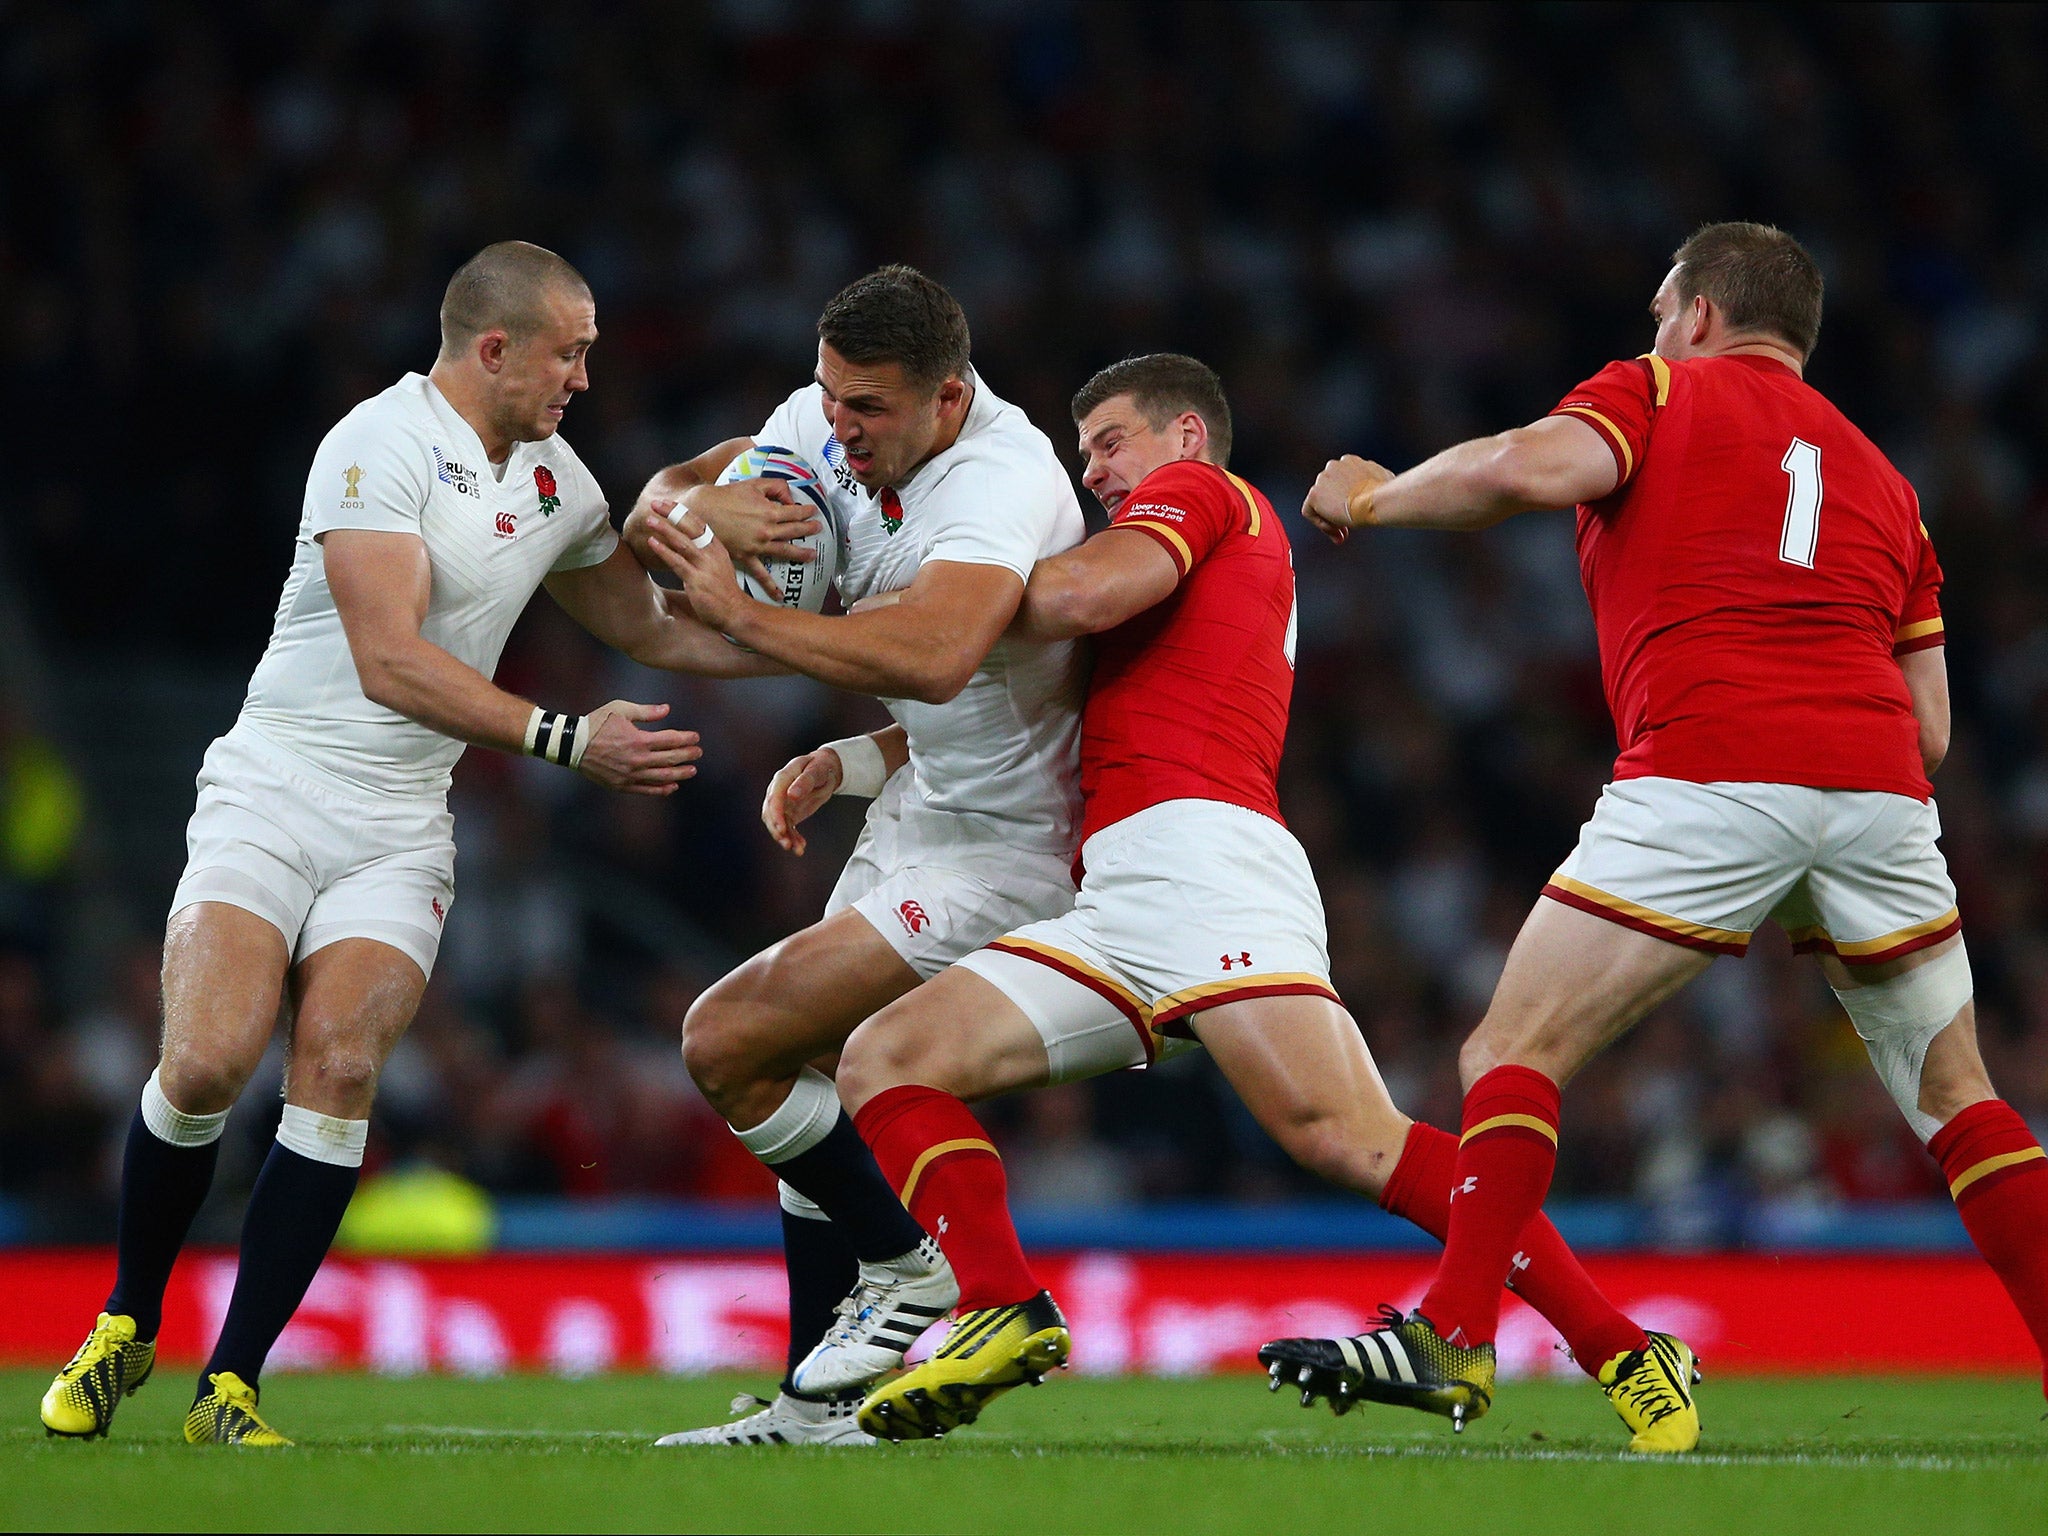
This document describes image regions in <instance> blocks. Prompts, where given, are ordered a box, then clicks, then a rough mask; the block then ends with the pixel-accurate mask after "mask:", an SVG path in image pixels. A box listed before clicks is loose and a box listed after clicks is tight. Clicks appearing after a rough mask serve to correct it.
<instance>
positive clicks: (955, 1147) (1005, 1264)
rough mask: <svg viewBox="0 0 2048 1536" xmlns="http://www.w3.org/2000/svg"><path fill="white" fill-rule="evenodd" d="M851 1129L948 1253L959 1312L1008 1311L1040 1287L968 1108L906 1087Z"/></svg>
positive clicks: (999, 1175) (997, 1169) (872, 1105)
mask: <svg viewBox="0 0 2048 1536" xmlns="http://www.w3.org/2000/svg"><path fill="white" fill-rule="evenodd" d="M853 1124H854V1128H855V1129H856V1130H858V1131H859V1132H860V1134H861V1139H862V1140H864V1141H865V1142H866V1143H867V1144H868V1145H869V1146H870V1147H871V1148H873V1149H874V1154H875V1161H876V1162H878V1163H880V1164H881V1165H882V1172H883V1173H884V1174H886V1175H888V1179H889V1182H890V1184H891V1185H893V1186H894V1187H895V1190H896V1193H897V1194H898V1195H899V1196H901V1197H902V1200H903V1203H904V1204H905V1205H907V1206H908V1207H910V1214H911V1215H913V1216H915V1217H916V1218H917V1220H918V1222H919V1224H920V1225H922V1226H923V1228H924V1229H925V1231H927V1232H929V1233H931V1234H932V1236H933V1237H935V1238H937V1239H938V1243H939V1246H940V1247H941V1248H943V1249H944V1250H945V1251H946V1257H947V1259H949V1260H950V1261H951V1262H952V1265H953V1273H954V1274H955V1275H957V1276H958V1277H959V1279H960V1309H961V1310H962V1311H965V1312H972V1311H978V1310H980V1309H981V1308H983V1307H1007V1306H1011V1305H1014V1304H1015V1303H1017V1302H1020V1301H1029V1300H1030V1299H1031V1298H1032V1297H1034V1296H1036V1295H1037V1294H1038V1293H1039V1292H1040V1291H1041V1290H1043V1289H1044V1287H1043V1286H1041V1285H1040V1284H1039V1283H1038V1278H1037V1276H1035V1275H1033V1274H1032V1273H1031V1266H1030V1265H1029V1264H1027V1263H1026V1262H1025V1260H1024V1249H1023V1246H1022V1245H1021V1244H1020V1243H1019V1242H1018V1241H1017V1229H1016V1227H1015V1226H1013V1225H1012V1224H1011V1222H1010V1207H1009V1198H1008V1186H1007V1184H1006V1182H1005V1181H1004V1178H1003V1160H1002V1158H1001V1157H1000V1156H998V1155H997V1153H996V1149H995V1146H994V1145H993V1144H992V1143H991V1142H990V1141H989V1139H988V1132H987V1131H985V1130H983V1129H982V1126H981V1122H980V1121H979V1120H977V1119H975V1118H974V1116H973V1115H972V1114H971V1113H969V1111H968V1108H967V1106H966V1105H965V1104H963V1103H961V1102H960V1100H958V1099H956V1098H955V1097H953V1095H952V1094H950V1093H941V1092H940V1091H939V1090H938V1089H936V1088H926V1087H924V1086H922V1085H921V1084H915V1083H912V1084H906V1085H904V1086H903V1087H900V1088H890V1089H887V1090H885V1091H884V1092H881V1093H878V1094H876V1095H875V1096H874V1098H872V1099H870V1100H869V1101H868V1102H867V1103H866V1104H865V1105H864V1106H863V1107H862V1108H861V1111H860V1113H859V1114H857V1115H855V1116H854V1117H853Z"/></svg>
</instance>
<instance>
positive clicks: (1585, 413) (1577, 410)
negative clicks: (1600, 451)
mask: <svg viewBox="0 0 2048 1536" xmlns="http://www.w3.org/2000/svg"><path fill="white" fill-rule="evenodd" d="M1550 414H1551V415H1553V416H1576V417H1578V418H1579V420H1581V421H1584V422H1588V423H1590V424H1591V425H1592V426H1593V428H1594V430H1596V431H1597V432H1599V434H1600V436H1601V437H1602V438H1603V439H1604V440H1605V441H1606V443H1607V451H1608V452H1609V453H1611V454H1613V455H1614V468H1615V472H1616V473H1617V474H1618V475H1619V476H1620V478H1619V479H1617V480H1616V481H1615V482H1614V484H1615V488H1616V489H1617V490H1618V489H1620V488H1621V487H1622V486H1624V485H1627V484H1628V479H1629V476H1630V475H1632V474H1634V473H1635V472H1636V456H1635V450H1634V449H1632V448H1630V447H1629V445H1628V439H1627V438H1626V437H1624V436H1622V433H1621V428H1619V427H1617V426H1616V425H1615V424H1614V423H1613V421H1612V420H1610V419H1609V418H1608V416H1607V415H1606V414H1605V413H1604V412H1601V411H1596V410H1594V409H1593V407H1592V406H1590V405H1580V404H1578V403H1577V402H1573V403H1571V404H1568V405H1560V406H1559V407H1558V408H1557V409H1556V410H1554V411H1552V412H1551V413H1550Z"/></svg>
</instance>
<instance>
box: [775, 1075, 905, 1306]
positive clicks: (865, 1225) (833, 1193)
mask: <svg viewBox="0 0 2048 1536" xmlns="http://www.w3.org/2000/svg"><path fill="white" fill-rule="evenodd" d="M771 1166H772V1167H773V1168H774V1169H775V1173H776V1176H777V1177H778V1178H780V1179H781V1180H782V1181H783V1183H785V1184H787V1185H788V1186H789V1187H790V1188H791V1189H793V1190H795V1191H797V1193H798V1194H800V1195H802V1196H803V1197H804V1198H805V1199H807V1200H810V1201H812V1202H813V1203H814V1204H816V1205H817V1207H818V1209H820V1210H821V1211H823V1212H825V1214H826V1215H828V1216H830V1217H831V1218H832V1221H833V1223H834V1224H835V1225H836V1226H837V1227H838V1228H839V1229H840V1232H841V1233H842V1234H843V1236H844V1239H845V1241H846V1243H847V1245H848V1246H849V1247H850V1248H851V1249H852V1250H853V1252H854V1254H855V1255H856V1256H857V1257H859V1258H861V1259H865V1260H867V1261H868V1262H870V1263H875V1264H879V1263H882V1262H884V1261H886V1260H888V1259H894V1258H900V1257H902V1256H903V1255H904V1254H906V1253H908V1252H910V1250H911V1249H913V1248H915V1247H916V1246H917V1245H918V1244H919V1243H921V1242H923V1241H924V1237H925V1232H924V1228H923V1227H920V1226H919V1225H918V1224H917V1222H916V1220H915V1218H913V1217H912V1216H911V1214H910V1212H908V1211H906V1210H905V1209H904V1208H903V1202H902V1201H901V1200H899V1199H897V1198H896V1191H895V1190H894V1189H892V1188H890V1187H889V1181H888V1180H887V1179H886V1178H884V1177H883V1176H882V1169H881V1165H880V1164H879V1163H877V1162H876V1161H875V1154H874V1153H872V1152H870V1151H869V1150H868V1144H867V1143H866V1142H864V1141H862V1140H861V1139H860V1132H858V1131H856V1130H855V1129H854V1128H853V1122H852V1121H851V1120H849V1119H848V1118H847V1117H846V1116H845V1115H843V1114H842V1115H835V1117H834V1119H833V1121H832V1129H831V1130H830V1131H828V1132H826V1133H825V1135H824V1137H823V1138H822V1139H821V1140H820V1141H818V1143H817V1144H816V1145H815V1146H813V1147H811V1148H810V1150H809V1151H806V1152H799V1153H797V1155H796V1156H794V1157H790V1158H784V1159H783V1160H782V1161H780V1162H777V1163H774V1164H772V1165H771ZM852 1289H853V1286H852V1283H851V1282H849V1283H848V1284H847V1287H846V1290H843V1291H841V1292H840V1293H839V1295H838V1296H834V1297H833V1298H832V1299H833V1301H834V1302H837V1301H838V1300H839V1298H840V1296H844V1295H845V1294H846V1291H850V1290H852ZM820 1331H821V1332H822V1331H823V1330H820Z"/></svg>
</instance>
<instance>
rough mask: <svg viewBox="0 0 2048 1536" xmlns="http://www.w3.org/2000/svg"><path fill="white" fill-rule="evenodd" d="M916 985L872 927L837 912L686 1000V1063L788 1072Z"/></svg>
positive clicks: (765, 1074) (770, 1074)
mask: <svg viewBox="0 0 2048 1536" xmlns="http://www.w3.org/2000/svg"><path fill="white" fill-rule="evenodd" d="M917 982H918V977H917V973H916V972H915V971H914V970H912V969H911V968H910V966H909V965H908V964H907V963H905V961H904V960H903V958H902V956H901V955H899V954H898V953H897V951H896V949H895V947H894V946H893V945H891V944H890V943H889V942H888V940H887V939H885V938H884V937H883V936H882V934H881V933H880V931H878V930H877V929H876V927H875V925H874V924H873V923H871V922H869V921H868V920H867V919H866V918H865V917H863V916H862V915H861V914H860V913H859V912H856V911H853V910H850V909H848V910H842V911H840V912H838V913H835V914H834V915H833V916H831V917H827V918H824V919H823V920H821V921H819V922H816V923H813V924H812V925H811V926H810V927H808V928H805V929H803V930H802V931H800V932H798V933H793V934H791V935H790V936H789V937H788V938H786V939H784V940H782V941H781V942H780V943H778V944H775V945H772V946H770V947H769V948H767V949H765V950H763V951H762V952H761V953H760V954H758V955H756V956H754V958H753V959H751V960H749V961H747V962H746V963H745V964H744V965H742V966H740V967H739V968H738V969H737V970H735V971H732V972H731V973H730V974H728V975H727V976H725V977H724V978H723V979H722V980H720V981H719V982H718V983H717V984H716V985H714V986H713V987H711V989H710V990H709V991H707V992H705V994H704V995H703V996H702V997H700V998H698V999H697V1001H696V1003H695V1004H693V1005H692V1006H691V1009H690V1014H689V1019H688V1022H687V1024H686V1025H685V1030H686V1038H687V1039H688V1041H689V1042H690V1043H689V1046H688V1054H689V1055H690V1056H691V1057H692V1058H693V1065H695V1064H697V1063H699V1062H702V1061H704V1060H705V1059H706V1058H707V1057H709V1056H713V1055H715V1056H716V1057H717V1058H718V1060H719V1061H720V1062H721V1063H723V1064H725V1065H723V1066H722V1067H721V1071H722V1072H724V1073H726V1074H728V1075H729V1074H731V1073H733V1072H734V1071H735V1070H737V1068H736V1065H735V1064H744V1069H745V1071H746V1072H747V1073H748V1074H749V1075H752V1076H756V1077H762V1078H777V1079H779V1078H782V1077H787V1076H791V1075H794V1074H795V1073H796V1072H798V1071H799V1070H801V1069H802V1067H803V1066H804V1065H805V1064H806V1063H808V1062H810V1061H812V1060H813V1059H814V1058H817V1057H820V1056H827V1055H829V1054H830V1053H831V1052H833V1051H835V1050H837V1049H839V1047H840V1046H841V1045H842V1044H844V1043H845V1041H846V1037H847V1036H848V1035H850V1034H852V1033H853V1031H854V1028H855V1027H856V1026H857V1025H858V1024H859V1023H860V1022H861V1020H863V1019H865V1018H867V1017H868V1016H869V1015H870V1014H872V1013H875V1012H877V1011H878V1010H880V1009H882V1008H884V1007H886V1006H888V1004H890V1003H891V1002H893V1001H895V1000H896V999H897V998H899V997H901V996H902V995H903V994H904V993H906V992H908V991H909V990H910V989H911V988H912V987H914V986H916V985H917Z"/></svg>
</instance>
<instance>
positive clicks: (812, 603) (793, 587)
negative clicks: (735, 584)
mask: <svg viewBox="0 0 2048 1536" xmlns="http://www.w3.org/2000/svg"><path fill="white" fill-rule="evenodd" d="M741 480H786V481H788V482H789V488H790V489H791V490H792V491H794V492H795V493H796V495H797V498H798V500H799V501H808V502H810V504H811V505H812V506H814V507H815V508H817V511H818V516H819V517H820V518H821V519H823V520H824V524H825V526H824V528H823V529H822V530H820V531H819V532H817V533H814V534H812V535H811V536H810V537H809V538H805V539H799V540H797V543H798V544H800V545H802V546H803V547H805V548H807V549H813V550H816V551H817V554H818V558H817V559H816V560H812V561H808V562H807V561H802V560H770V561H767V562H766V564H767V566H768V574H769V575H770V576H772V577H773V578H774V579H775V587H774V590H772V591H768V590H764V589H763V588H762V586H761V583H760V582H758V581H756V580H755V579H754V578H753V576H752V575H751V574H749V573H748V572H746V571H741V572H740V573H739V577H740V586H741V587H743V588H744V589H745V590H746V592H747V595H748V596H749V597H754V598H758V599H760V600H761V601H762V602H764V603H780V604H782V606H783V607H785V608H798V609H801V610H802V611H803V612H805V613H817V612H818V611H820V610H821V609H822V608H824V606H825V596H826V594H827V593H829V592H830V591H831V590H832V582H833V580H834V579H835V578H836V577H837V576H838V575H839V535H838V533H837V531H836V530H835V529H834V528H833V526H832V508H831V507H830V506H829V505H828V504H827V503H826V500H825V483H824V481H823V480H821V479H819V477H818V472H817V470H815V469H813V468H812V467H811V465H810V463H809V461H808V460H806V459H805V458H804V456H803V455H802V454H800V453H797V452H795V451H794V450H793V449H789V448H778V447H776V446H775V445H774V444H772V443H756V444H755V445H754V446H753V447H751V448H749V449H747V451H746V452H744V453H742V454H741V455H740V456H739V457H738V458H736V459H734V460H733V461H732V462H731V463H730V464H728V465H726V466H725V470H724V472H723V473H721V474H720V475H719V477H718V484H720V485H733V484H735V483H737V482H738V481H741Z"/></svg>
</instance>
